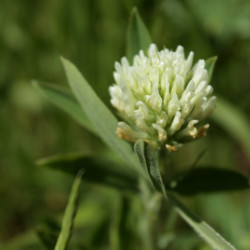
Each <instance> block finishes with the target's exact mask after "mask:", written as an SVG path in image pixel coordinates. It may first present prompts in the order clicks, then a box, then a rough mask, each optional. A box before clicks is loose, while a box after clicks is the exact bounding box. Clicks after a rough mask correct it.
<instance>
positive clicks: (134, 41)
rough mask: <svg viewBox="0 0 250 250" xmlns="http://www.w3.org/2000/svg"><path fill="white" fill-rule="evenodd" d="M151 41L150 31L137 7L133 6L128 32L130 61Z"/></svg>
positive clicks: (146, 47)
mask: <svg viewBox="0 0 250 250" xmlns="http://www.w3.org/2000/svg"><path fill="white" fill-rule="evenodd" d="M150 43H151V38H150V35H149V32H148V30H147V28H146V26H145V25H144V23H143V21H142V20H141V17H140V15H139V14H138V10H137V8H135V7H134V8H133V10H132V11H131V15H130V20H129V26H128V34H127V53H126V54H127V58H128V59H129V61H130V62H132V59H133V57H134V55H135V54H137V53H138V52H139V50H144V51H145V50H146V49H148V46H149V44H150Z"/></svg>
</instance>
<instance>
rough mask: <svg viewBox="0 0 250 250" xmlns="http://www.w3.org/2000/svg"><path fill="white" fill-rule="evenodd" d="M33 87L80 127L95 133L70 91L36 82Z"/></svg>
mask: <svg viewBox="0 0 250 250" xmlns="http://www.w3.org/2000/svg"><path fill="white" fill-rule="evenodd" d="M33 86H34V87H35V88H37V89H38V91H39V92H40V93H41V94H42V95H43V96H45V97H46V98H48V100H49V101H51V102H52V103H53V104H55V105H56V106H57V107H59V108H61V109H62V110H64V111H65V112H66V113H68V114H69V115H70V116H71V117H72V118H74V119H75V120H76V121H77V122H78V123H79V124H80V125H82V126H83V127H85V128H86V129H88V130H90V131H91V132H93V133H95V131H94V128H93V126H92V125H91V123H90V121H89V120H88V118H87V116H86V115H85V113H84V112H83V110H82V109H81V106H80V105H79V103H78V102H77V100H76V99H75V97H74V96H73V95H72V94H71V93H70V92H69V91H68V90H66V89H65V88H63V87H59V86H56V85H52V84H40V83H38V82H35V81H34V82H33Z"/></svg>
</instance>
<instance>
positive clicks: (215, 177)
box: [169, 167, 250, 195]
mask: <svg viewBox="0 0 250 250" xmlns="http://www.w3.org/2000/svg"><path fill="white" fill-rule="evenodd" d="M249 187H250V181H249V179H248V178H247V177H246V176H244V175H242V174H240V173H237V172H235V171H232V170H228V169H221V168H212V167H202V168H194V169H191V170H189V171H186V172H184V173H182V174H180V175H179V176H178V177H177V178H174V179H172V180H171V181H170V184H169V189H171V190H173V191H174V192H177V193H179V194H182V195H195V194H199V193H209V192H219V191H231V190H242V189H247V188H249Z"/></svg>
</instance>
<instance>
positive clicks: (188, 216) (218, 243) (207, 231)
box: [168, 193, 236, 250]
mask: <svg viewBox="0 0 250 250" xmlns="http://www.w3.org/2000/svg"><path fill="white" fill-rule="evenodd" d="M168 198H169V201H170V202H171V203H172V204H173V205H174V207H175V210H176V212H177V213H178V214H179V215H180V216H181V217H182V218H183V219H184V220H185V221H186V222H187V223H188V224H189V225H190V226H191V227H192V228H193V229H194V230H195V231H196V232H197V234H198V235H199V236H200V237H201V238H203V239H204V240H205V241H206V242H207V243H208V244H209V245H210V246H211V247H212V249H217V250H236V248H235V247H234V246H232V245H231V244H230V243H229V242H228V241H226V240H225V239H224V238H223V237H222V236H221V235H220V234H219V233H218V232H216V231H215V230H214V229H213V228H212V227H211V226H209V225H208V224H207V223H206V222H205V221H203V220H201V219H200V218H199V217H198V216H196V215H195V214H193V213H192V212H191V211H189V209H188V208H187V207H186V206H185V205H184V204H183V203H182V202H181V201H179V200H178V199H177V198H176V197H175V196H174V195H172V194H170V193H169V194H168Z"/></svg>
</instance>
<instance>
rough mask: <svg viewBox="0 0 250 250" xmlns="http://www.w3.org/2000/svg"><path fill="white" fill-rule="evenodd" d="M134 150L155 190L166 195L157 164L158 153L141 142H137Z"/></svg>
mask: <svg viewBox="0 0 250 250" xmlns="http://www.w3.org/2000/svg"><path fill="white" fill-rule="evenodd" d="M134 148H135V152H136V153H137V155H138V157H139V159H140V162H141V164H142V166H143V167H144V170H145V172H146V173H147V175H148V177H149V179H150V180H151V182H152V183H153V186H154V187H155V188H156V190H158V191H160V192H162V193H163V194H166V191H165V187H164V184H163V181H162V177H161V173H160V167H159V164H158V152H157V151H156V150H153V149H152V147H150V146H149V145H148V144H147V143H145V142H144V141H143V140H138V141H137V142H136V143H135V146H134Z"/></svg>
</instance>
